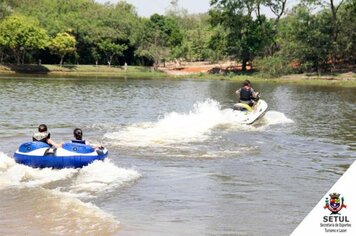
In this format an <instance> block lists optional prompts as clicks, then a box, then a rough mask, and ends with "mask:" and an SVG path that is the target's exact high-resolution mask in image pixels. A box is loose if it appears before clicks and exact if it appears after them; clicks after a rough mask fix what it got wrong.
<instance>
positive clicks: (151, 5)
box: [96, 0, 210, 17]
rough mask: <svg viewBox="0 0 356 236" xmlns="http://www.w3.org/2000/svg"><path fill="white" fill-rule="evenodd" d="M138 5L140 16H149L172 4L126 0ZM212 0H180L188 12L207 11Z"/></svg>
mask: <svg viewBox="0 0 356 236" xmlns="http://www.w3.org/2000/svg"><path fill="white" fill-rule="evenodd" d="M118 1H119V0H110V1H109V0H96V2H99V3H105V2H111V3H117V2H118ZM125 1H126V2H127V3H130V4H132V5H134V6H135V7H136V10H137V13H138V15H140V16H145V17H149V16H151V15H153V14H154V13H158V14H164V13H165V12H166V10H167V8H168V7H169V6H170V2H171V0H125ZM209 2H210V0H179V1H178V4H179V6H180V7H182V8H184V9H186V10H187V11H188V13H204V12H207V11H208V9H209V7H210V4H209Z"/></svg>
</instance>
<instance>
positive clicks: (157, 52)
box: [136, 14, 183, 69]
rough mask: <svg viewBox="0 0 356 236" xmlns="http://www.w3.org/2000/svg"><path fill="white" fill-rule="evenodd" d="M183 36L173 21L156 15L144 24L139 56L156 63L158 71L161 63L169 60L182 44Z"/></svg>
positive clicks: (138, 50) (155, 66)
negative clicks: (174, 50) (172, 52)
mask: <svg viewBox="0 0 356 236" xmlns="http://www.w3.org/2000/svg"><path fill="white" fill-rule="evenodd" d="M182 39H183V35H182V34H181V32H180V29H179V27H178V25H177V24H176V22H175V21H173V19H171V18H169V17H165V16H162V15H158V14H154V15H152V16H151V17H150V19H149V20H146V21H145V23H144V31H143V34H142V37H141V40H140V42H139V47H138V49H137V52H136V53H137V55H139V56H142V57H146V58H148V59H150V60H153V62H154V68H155V69H157V67H158V65H159V63H160V62H161V61H165V60H167V59H173V58H169V57H170V55H172V54H171V51H172V50H173V49H175V48H176V47H179V46H180V45H181V43H182Z"/></svg>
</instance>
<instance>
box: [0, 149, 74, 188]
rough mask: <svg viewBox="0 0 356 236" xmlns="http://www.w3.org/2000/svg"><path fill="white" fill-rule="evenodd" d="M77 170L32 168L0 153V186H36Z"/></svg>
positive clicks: (56, 179) (67, 176) (64, 177)
mask: <svg viewBox="0 0 356 236" xmlns="http://www.w3.org/2000/svg"><path fill="white" fill-rule="evenodd" d="M77 171H78V170H76V169H62V170H52V169H49V168H44V169H34V168H31V167H28V166H25V165H20V164H17V163H16V162H15V161H14V160H13V159H12V158H10V157H9V156H7V155H6V154H4V153H0V188H1V187H8V186H19V187H37V186H43V185H46V184H49V183H51V182H56V181H59V180H64V179H67V178H70V177H72V176H73V175H74V174H75V173H77Z"/></svg>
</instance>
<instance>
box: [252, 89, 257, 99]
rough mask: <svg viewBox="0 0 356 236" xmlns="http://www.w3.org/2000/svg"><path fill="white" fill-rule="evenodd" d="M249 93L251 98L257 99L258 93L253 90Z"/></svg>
mask: <svg viewBox="0 0 356 236" xmlns="http://www.w3.org/2000/svg"><path fill="white" fill-rule="evenodd" d="M251 93H252V97H254V98H257V96H258V92H255V90H254V89H253V88H251Z"/></svg>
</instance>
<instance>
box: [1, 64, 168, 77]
mask: <svg viewBox="0 0 356 236" xmlns="http://www.w3.org/2000/svg"><path fill="white" fill-rule="evenodd" d="M0 74H39V75H49V76H63V75H65V76H98V77H108V76H113V77H140V78H142V77H164V76H165V73H163V72H160V71H154V70H153V69H151V67H144V66H127V68H125V67H124V66H111V67H109V66H106V65H98V66H95V65H63V66H62V67H60V66H58V65H29V64H27V65H12V64H6V65H0Z"/></svg>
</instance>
